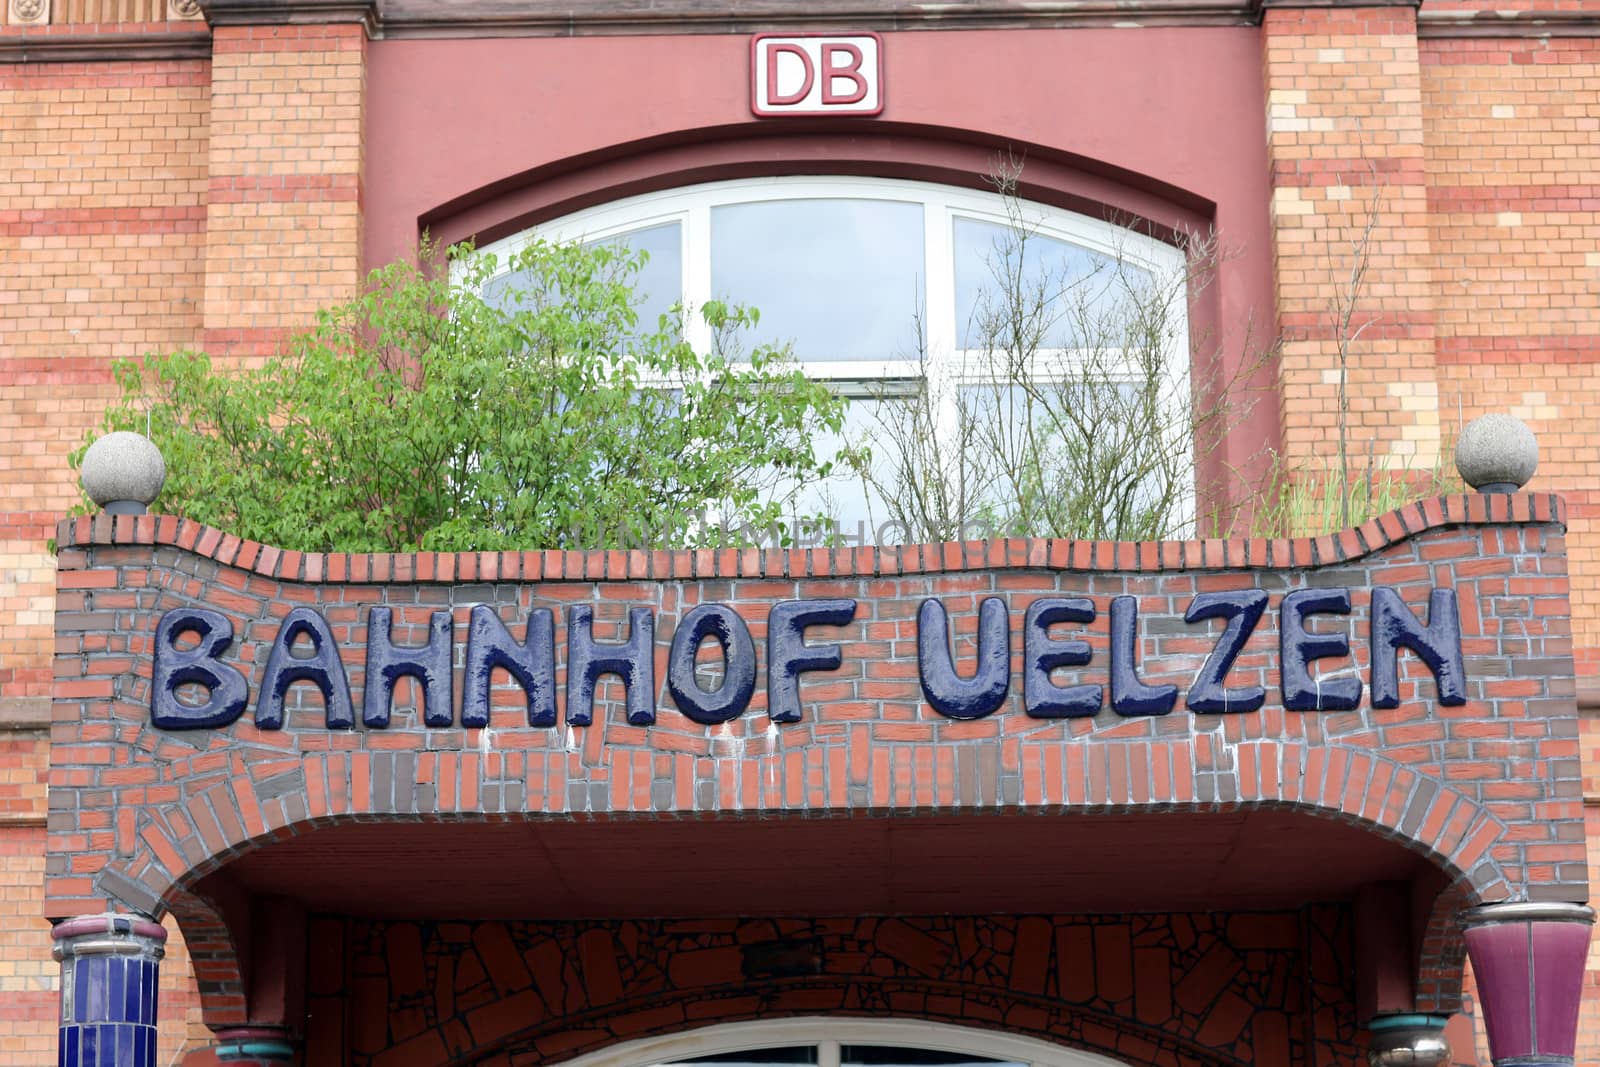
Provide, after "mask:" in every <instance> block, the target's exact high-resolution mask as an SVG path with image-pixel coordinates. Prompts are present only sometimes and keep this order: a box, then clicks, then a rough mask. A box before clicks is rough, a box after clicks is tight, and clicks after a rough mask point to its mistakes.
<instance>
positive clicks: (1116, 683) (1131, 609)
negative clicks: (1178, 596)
mask: <svg viewBox="0 0 1600 1067" xmlns="http://www.w3.org/2000/svg"><path fill="white" fill-rule="evenodd" d="M1138 644H1139V598H1138V597H1132V596H1119V597H1115V598H1113V599H1112V601H1111V710H1112V711H1114V712H1116V713H1117V714H1118V715H1127V716H1134V715H1165V714H1167V713H1168V712H1170V711H1171V710H1172V707H1173V705H1174V704H1176V703H1177V702H1178V687H1177V686H1175V685H1145V684H1144V682H1142V681H1140V680H1139V657H1138Z"/></svg>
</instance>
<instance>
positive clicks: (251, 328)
mask: <svg viewBox="0 0 1600 1067" xmlns="http://www.w3.org/2000/svg"><path fill="white" fill-rule="evenodd" d="M366 56H367V39H366V30H365V28H364V27H363V26H361V25H359V24H356V23H344V24H332V25H290V26H272V27H255V26H222V27H218V28H217V30H216V33H215V43H214V56H213V60H212V90H211V114H212V119H211V121H212V140H211V158H210V186H209V190H208V200H207V206H206V284H205V301H204V324H205V344H206V348H207V350H208V351H210V352H211V353H212V354H213V355H220V356H225V355H236V356H240V357H247V356H251V355H267V354H271V353H273V352H275V351H277V349H278V347H279V345H280V344H281V342H282V340H283V338H284V337H285V336H286V335H288V334H289V333H292V332H293V331H294V330H295V329H297V328H300V327H303V326H305V325H307V324H308V323H309V322H310V321H311V319H312V317H313V316H314V315H315V313H316V311H317V310H318V309H319V308H323V307H327V306H328V305H330V304H334V303H337V302H338V301H340V300H344V299H346V298H348V297H349V296H351V295H352V294H353V293H354V292H355V291H356V289H357V287H358V286H359V284H360V281H361V208H360V199H361V180H362V118H363V113H364V99H365V83H366Z"/></svg>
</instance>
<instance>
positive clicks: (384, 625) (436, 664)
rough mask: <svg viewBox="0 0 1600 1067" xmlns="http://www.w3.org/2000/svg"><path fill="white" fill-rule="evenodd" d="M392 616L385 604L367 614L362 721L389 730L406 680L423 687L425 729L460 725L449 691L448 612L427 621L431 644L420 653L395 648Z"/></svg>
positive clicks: (433, 615)
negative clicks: (397, 687)
mask: <svg viewBox="0 0 1600 1067" xmlns="http://www.w3.org/2000/svg"><path fill="white" fill-rule="evenodd" d="M393 617H394V611H393V610H392V609H390V608H387V607H383V606H382V605H378V606H374V607H373V608H372V610H371V611H369V612H367V684H366V690H365V692H363V693H362V702H361V721H362V722H363V723H365V724H366V725H367V726H372V727H377V728H379V729H382V728H383V727H386V726H388V725H389V709H390V705H391V704H392V703H393V702H394V686H395V683H396V682H398V681H399V680H400V679H402V678H415V679H416V680H417V681H418V682H420V683H421V685H422V721H423V723H424V724H425V725H427V726H451V725H453V724H454V723H455V721H456V709H455V695H454V694H453V693H452V692H451V686H450V666H451V663H450V661H451V659H452V658H453V652H452V647H451V645H452V642H451V633H452V630H453V624H452V620H451V617H450V613H449V612H448V611H435V612H431V613H430V614H429V616H428V643H427V644H425V645H423V646H422V647H420V648H407V647H404V646H400V645H396V644H395V643H394V640H393V631H392V630H391V629H390V623H391V620H392V619H393Z"/></svg>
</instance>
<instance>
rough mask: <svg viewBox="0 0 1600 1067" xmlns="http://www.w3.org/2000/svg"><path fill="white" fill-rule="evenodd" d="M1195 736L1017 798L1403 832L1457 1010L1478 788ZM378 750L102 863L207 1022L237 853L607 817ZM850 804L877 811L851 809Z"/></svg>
mask: <svg viewBox="0 0 1600 1067" xmlns="http://www.w3.org/2000/svg"><path fill="white" fill-rule="evenodd" d="M1195 742H1196V739H1195V738H1184V739H1180V740H1175V741H1167V742H1161V741H1157V742H1148V743H1147V748H1148V749H1149V750H1150V758H1151V759H1152V761H1155V762H1159V761H1161V760H1163V759H1164V760H1167V761H1170V764H1171V765H1172V766H1175V767H1184V768H1187V769H1188V772H1187V773H1185V774H1175V775H1173V776H1172V779H1171V780H1170V781H1169V782H1168V783H1167V785H1168V786H1169V788H1165V789H1158V790H1157V791H1156V792H1155V793H1154V794H1153V795H1151V796H1149V797H1148V798H1141V799H1138V800H1136V799H1135V798H1134V797H1133V796H1132V795H1126V794H1125V795H1111V790H1112V786H1111V785H1110V783H1111V782H1113V781H1115V780H1116V779H1115V778H1114V777H1113V776H1112V775H1110V774H1091V775H1087V776H1086V780H1088V781H1092V782H1096V783H1099V784H1100V785H1101V787H1102V793H1101V795H1097V796H1095V797H1081V798H1068V802H1067V803H1049V802H1040V803H1025V804H1023V805H1021V806H1020V808H1019V809H1017V810H1024V811H1030V812H1036V813H1039V814H1049V813H1058V814H1063V815H1065V814H1073V813H1107V814H1110V813H1115V814H1121V815H1128V814H1138V813H1141V812H1149V813H1151V814H1152V815H1154V814H1158V813H1161V812H1172V811H1196V812H1204V811H1216V810H1219V809H1231V810H1241V811H1242V810H1252V809H1260V810H1291V811H1295V812H1300V813H1303V814H1305V815H1308V816H1311V817H1315V818H1322V819H1331V820H1335V821H1339V822H1342V823H1345V824H1347V825H1350V826H1354V827H1358V828H1360V829H1362V830H1364V831H1367V832H1370V833H1372V834H1374V835H1376V836H1379V837H1383V838H1385V839H1387V840H1390V841H1393V842H1396V843H1398V844H1400V845H1402V846H1404V847H1405V848H1407V849H1409V850H1411V851H1413V852H1416V853H1418V854H1419V855H1421V856H1423V857H1424V858H1425V859H1427V861H1428V862H1429V863H1430V864H1432V865H1433V866H1435V867H1436V868H1438V869H1439V870H1440V872H1441V873H1442V875H1443V876H1444V879H1445V881H1446V884H1447V885H1449V887H1450V888H1449V890H1448V891H1447V892H1446V893H1444V894H1443V895H1441V896H1440V898H1439V899H1438V901H1437V902H1436V903H1435V904H1434V906H1433V908H1432V909H1431V919H1430V921H1429V925H1428V928H1427V934H1426V940H1425V944H1424V946H1423V952H1422V958H1421V960H1420V961H1419V968H1418V990H1419V994H1420V995H1421V996H1422V998H1423V1000H1424V1003H1423V1004H1421V1005H1419V1007H1428V1006H1434V1007H1439V1008H1441V1009H1443V1010H1453V1006H1455V1005H1457V1004H1458V1003H1459V997H1460V986H1461V960H1462V959H1463V950H1462V948H1461V942H1460V935H1459V933H1458V932H1457V931H1456V929H1455V926H1454V915H1455V913H1456V912H1457V911H1458V910H1459V909H1460V908H1461V907H1464V906H1467V905H1470V904H1475V903H1480V902H1484V901H1492V900H1498V899H1504V898H1506V897H1508V896H1511V895H1513V894H1514V892H1515V890H1516V887H1515V886H1514V885H1513V884H1512V883H1511V882H1510V881H1509V880H1508V879H1507V877H1506V874H1505V872H1504V870H1503V868H1502V865H1501V861H1500V860H1499V859H1498V858H1497V856H1496V854H1495V851H1494V847H1493V846H1494V844H1495V842H1496V841H1498V840H1499V839H1500V838H1501V837H1502V835H1503V834H1504V832H1505V826H1504V824H1503V823H1502V822H1501V821H1500V820H1499V819H1497V818H1496V817H1495V816H1494V815H1493V814H1492V813H1491V812H1490V811H1488V810H1487V809H1485V808H1484V807H1482V806H1481V805H1480V804H1479V803H1478V802H1477V801H1475V800H1474V799H1472V798H1471V797H1468V796H1467V795H1465V794H1463V793H1460V792H1458V791H1455V790H1453V789H1450V788H1449V787H1448V786H1444V785H1440V784H1437V783H1434V782H1433V781H1432V780H1431V779H1425V778H1424V777H1423V776H1422V775H1420V774H1419V773H1418V772H1417V771H1415V770H1413V769H1411V768H1409V767H1406V766H1404V765H1401V764H1398V763H1395V762H1394V761H1391V760H1388V759H1385V758H1383V757H1381V756H1379V755H1375V754H1374V753H1372V752H1371V751H1368V750H1364V749H1360V748H1356V747H1351V746H1340V745H1324V746H1317V747H1310V746H1307V745H1305V744H1303V743H1299V742H1295V741H1285V740H1279V739H1270V738H1269V739H1260V740H1252V741H1246V742H1242V743H1239V744H1237V745H1234V746H1231V749H1230V755H1231V760H1232V766H1231V767H1212V766H1206V765H1205V764H1206V761H1204V760H1201V759H1199V758H1198V757H1197V755H1196V743H1195ZM1104 747H1105V746H1098V748H1097V746H1095V745H1089V746H1085V747H1084V750H1085V751H1086V752H1090V753H1093V752H1096V751H1100V750H1103V749H1104ZM437 756H438V758H440V759H448V760H452V761H457V762H458V763H459V766H458V767H456V768H454V769H452V771H451V772H450V773H452V774H475V773H476V770H475V768H476V762H475V761H477V760H478V759H479V758H480V757H479V756H478V755H477V754H475V753H438V754H437ZM370 759H371V754H370V753H363V752H357V753H307V754H306V755H305V757H304V759H303V760H302V761H301V768H302V773H303V775H304V781H303V783H302V788H301V789H300V790H299V791H297V793H296V795H297V796H298V797H301V798H303V802H304V806H305V809H306V814H305V816H304V817H303V818H294V817H291V816H290V815H289V811H290V808H289V807H288V806H287V805H286V804H285V803H283V799H282V796H281V795H278V790H281V789H282V783H281V782H277V783H275V786H274V796H271V797H264V796H259V795H258V794H257V792H256V788H257V783H256V781H255V780H254V779H252V778H251V777H250V776H249V775H248V774H245V773H240V774H236V775H233V776H230V777H229V778H228V779H226V780H225V781H223V782H222V783H220V784H218V785H216V786H213V787H212V789H211V790H210V791H208V792H207V793H206V794H205V795H204V796H205V803H201V804H193V805H190V806H189V810H190V812H191V814H194V815H197V817H198V818H200V819H206V818H207V817H208V816H209V815H210V813H211V812H214V811H223V812H226V813H227V815H226V816H225V817H222V818H217V819H215V820H214V825H211V826H207V827H202V828H201V833H199V834H191V835H189V836H187V837H185V838H183V839H182V840H175V839H174V838H173V834H172V830H171V828H170V827H168V826H166V825H164V824H163V825H158V824H157V823H155V822H154V821H152V822H149V823H148V824H147V825H146V827H145V831H144V832H143V833H142V834H141V835H140V837H139V838H138V842H139V847H138V848H137V850H136V851H135V852H134V854H133V855H131V856H128V857H126V858H123V859H120V860H118V861H115V862H113V863H112V864H111V865H109V866H108V867H107V868H106V869H105V870H104V871H103V872H102V873H101V874H100V876H99V878H98V880H97V885H98V887H99V889H100V891H101V892H102V893H104V894H105V896H106V897H107V898H108V899H112V900H117V901H120V902H121V903H122V904H124V905H126V906H128V907H131V908H133V909H135V910H139V911H144V912H146V913H149V914H155V915H159V914H160V913H161V912H162V911H165V910H171V911H173V912H174V914H175V915H176V916H177V917H178V919H179V922H180V924H181V925H182V926H183V927H184V933H185V937H186V938H188V939H191V940H194V939H198V940H199V942H200V944H201V945H202V949H201V952H202V956H203V958H204V959H205V960H206V970H207V972H208V974H209V975H211V976H212V977H210V978H203V979H202V999H203V1001H204V1006H205V1011H206V1016H207V1021H208V1022H212V1021H213V1020H215V1024H216V1025H224V1024H229V1025H238V1024H240V1023H242V1022H246V1021H248V1020H247V1019H243V1018H240V1017H239V1015H240V1012H241V1011H242V1010H243V997H242V992H241V991H242V989H243V988H244V985H243V982H242V980H241V978H240V975H241V974H242V973H243V970H244V968H243V967H242V966H241V965H240V963H239V962H238V960H237V953H235V952H233V951H232V950H231V947H230V945H231V942H230V939H229V936H228V934H227V926H228V924H227V922H226V920H225V907H219V906H218V904H217V903H216V902H214V901H207V900H202V899H201V898H200V897H199V896H198V895H197V894H196V892H195V888H196V886H197V884H198V883H199V882H200V881H201V879H203V878H204V877H205V876H206V875H208V874H211V873H212V872H214V871H216V870H218V869H220V868H221V867H223V866H224V865H226V864H227V863H228V862H229V861H231V860H234V859H237V858H239V857H241V856H243V855H245V854H247V853H250V852H254V851H257V850H259V849H263V848H268V847H270V846H271V845H272V844H273V843H274V842H275V841H280V840H283V839H286V838H289V837H292V836H298V835H300V834H304V833H306V832H309V831H312V830H315V829H319V828H323V827H329V826H334V825H338V824H342V823H348V822H372V821H375V820H386V819H393V820H397V821H418V820H424V821H426V820H430V819H439V820H460V821H464V822H472V821H484V820H487V819H491V818H492V819H495V820H497V821H503V820H505V819H508V818H512V819H515V818H527V819H537V818H543V817H557V818H579V819H582V818H593V817H594V816H590V815H587V814H586V813H582V812H576V813H574V812H565V811H556V810H551V811H547V812H543V813H538V812H529V813H512V814H505V813H493V814H491V813H485V812H484V811H482V810H481V809H480V808H479V807H477V806H475V805H476V804H477V797H478V795H479V792H478V790H477V788H476V786H475V784H474V786H473V787H471V788H461V789H457V790H456V791H454V792H453V793H450V794H449V796H448V797H446V798H445V799H446V802H445V803H443V804H441V805H440V806H438V807H437V808H435V809H433V810H429V811H420V810H407V811H395V810H393V807H392V803H389V802H387V801H380V799H379V798H378V797H377V795H376V792H375V790H376V786H377V776H375V775H373V774H371V772H370V767H369V766H366V764H367V763H368V761H370ZM1212 762H1216V760H1215V759H1213V760H1212ZM1197 772H1198V773H1203V774H1209V775H1212V776H1213V777H1214V778H1217V779H1219V780H1220V782H1221V783H1222V784H1221V787H1220V791H1219V793H1218V795H1228V794H1230V793H1231V794H1232V795H1234V796H1236V797H1237V798H1238V799H1237V800H1233V801H1229V802H1226V803H1218V802H1216V801H1209V800H1208V801H1202V800H1199V799H1197V798H1196V797H1195V795H1194V793H1193V789H1192V787H1191V788H1188V789H1180V788H1177V787H1175V783H1177V782H1179V781H1180V780H1187V781H1189V782H1190V783H1192V780H1193V778H1194V777H1196V773H1197ZM347 782H348V783H352V784H359V783H365V788H364V789H363V788H359V787H356V788H352V787H351V786H349V785H345V784H344V783H347ZM445 792H446V791H444V790H440V791H439V793H441V794H443V793H445ZM562 795H564V791H563V792H562ZM917 807H918V806H917V805H916V804H915V803H913V802H912V801H911V798H909V797H907V798H896V797H891V802H890V804H889V805H888V809H889V810H894V811H903V812H910V811H915V810H917ZM612 814H613V815H620V816H621V817H624V818H626V817H640V818H648V817H650V816H651V815H652V813H651V812H647V811H641V812H636V813H629V812H626V811H622V812H614V813H612ZM825 814H826V813H825V812H813V813H812V815H813V816H816V815H825ZM838 814H840V815H848V814H865V813H863V812H851V811H849V810H840V811H839V812H838ZM944 814H949V812H948V811H946V812H944ZM205 837H211V838H212V839H213V840H217V841H219V842H220V843H221V847H218V848H215V849H206V848H205V847H204V846H203V844H200V842H201V840H202V839H203V838H205ZM197 846H198V847H197ZM174 868H176V870H175V869H174ZM191 925H192V926H193V928H194V932H193V933H191Z"/></svg>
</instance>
